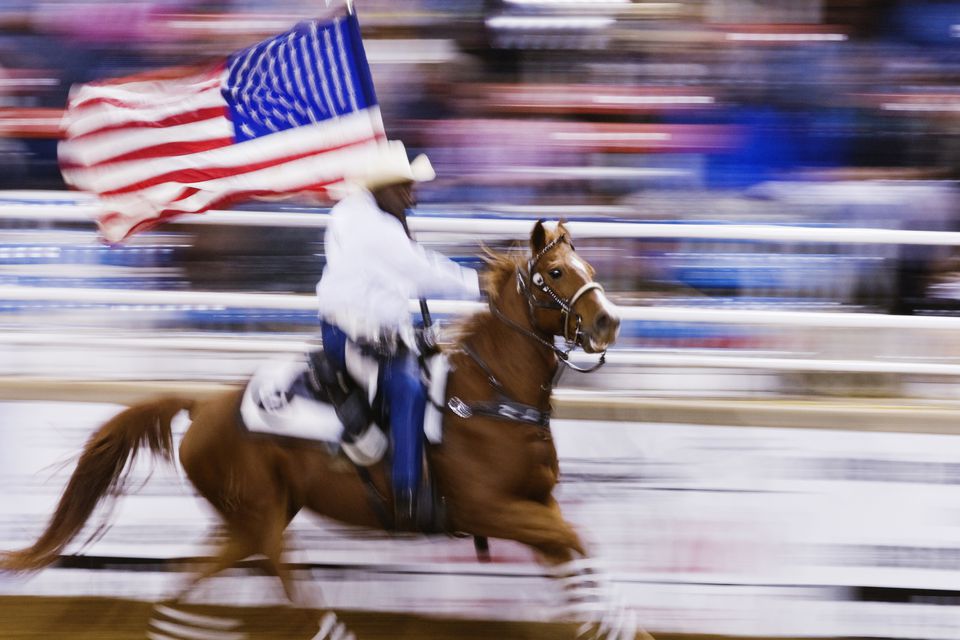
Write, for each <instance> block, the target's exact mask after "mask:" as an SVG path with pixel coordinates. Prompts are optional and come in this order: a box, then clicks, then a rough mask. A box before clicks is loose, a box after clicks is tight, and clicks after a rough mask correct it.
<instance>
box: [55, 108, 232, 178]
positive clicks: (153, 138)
mask: <svg viewBox="0 0 960 640" xmlns="http://www.w3.org/2000/svg"><path fill="white" fill-rule="evenodd" d="M222 115H223V114H222V113H221V116H222ZM225 138H230V139H232V138H233V124H232V123H231V122H230V121H229V120H228V119H226V118H225V117H220V118H208V119H206V120H199V121H197V122H191V123H188V124H182V125H172V126H169V127H165V128H154V127H142V128H133V129H127V128H123V129H115V130H113V131H105V132H102V133H100V134H96V135H94V134H90V135H88V136H81V137H80V138H73V139H68V140H63V141H61V142H60V145H59V147H58V149H57V151H58V153H59V156H60V162H61V164H67V165H70V166H78V165H83V166H88V167H92V166H95V165H98V164H100V163H103V162H109V161H111V160H113V159H115V158H117V157H118V156H121V155H125V154H128V153H132V152H134V151H138V150H141V149H147V148H150V147H156V146H158V145H161V144H164V143H174V142H183V143H186V144H192V143H195V142H201V141H204V140H222V139H225ZM174 155H176V154H174Z"/></svg>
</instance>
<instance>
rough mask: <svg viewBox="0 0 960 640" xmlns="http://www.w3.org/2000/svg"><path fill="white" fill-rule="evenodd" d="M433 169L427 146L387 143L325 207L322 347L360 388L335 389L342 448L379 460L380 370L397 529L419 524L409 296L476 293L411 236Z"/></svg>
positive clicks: (419, 444)
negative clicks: (418, 193)
mask: <svg viewBox="0 0 960 640" xmlns="http://www.w3.org/2000/svg"><path fill="white" fill-rule="evenodd" d="M435 176H436V174H435V173H434V170H433V167H432V166H431V164H430V161H429V160H428V159H427V157H426V156H424V155H420V156H418V157H417V158H416V159H414V160H413V162H410V161H409V160H408V157H407V152H406V149H405V148H404V146H403V144H402V143H400V142H388V143H386V144H384V145H383V147H382V152H381V153H380V154H379V156H378V161H377V162H376V163H373V166H368V167H366V169H365V170H364V173H363V175H362V176H354V177H353V178H352V179H350V180H349V184H350V188H351V192H350V193H349V194H348V195H347V196H346V197H344V198H343V199H342V200H340V202H339V203H337V205H336V206H334V207H333V209H332V211H331V219H330V224H329V226H328V227H327V232H326V238H325V248H326V256H327V265H326V267H325V268H324V270H323V275H322V277H321V278H320V282H319V283H318V284H317V297H318V299H319V312H320V313H319V315H320V329H321V335H322V339H323V347H324V353H325V357H326V358H327V359H328V361H329V362H330V363H332V365H333V366H334V368H335V369H336V370H337V373H339V374H340V380H341V381H342V376H344V375H349V376H350V377H351V378H352V379H353V380H354V381H355V382H357V383H360V386H362V387H364V388H365V391H359V390H358V389H353V390H352V391H350V392H349V393H347V394H346V396H347V397H346V398H342V399H341V402H340V403H337V401H336V399H334V404H340V407H339V409H338V414H340V415H341V419H342V421H343V422H344V423H345V424H344V431H345V433H344V438H343V440H344V442H343V447H344V451H345V453H347V455H348V456H349V457H350V458H351V459H352V460H353V461H354V462H356V463H357V464H360V465H362V466H366V465H369V464H373V463H374V462H376V461H377V460H379V459H380V458H381V457H382V456H383V454H384V452H385V450H386V448H387V444H386V440H385V437H384V436H383V434H382V432H381V431H380V429H379V428H377V427H376V426H375V425H372V424H371V423H372V420H371V419H370V418H369V416H370V415H371V413H372V412H371V411H370V404H371V402H372V400H373V388H374V387H375V385H376V383H377V381H378V380H379V381H380V383H381V384H382V385H383V392H384V396H383V397H384V399H385V402H386V404H387V409H388V414H389V422H390V424H389V429H390V433H391V435H392V444H393V458H392V474H391V475H392V481H393V495H394V511H395V520H396V522H395V526H396V528H397V529H400V530H411V529H413V528H414V527H415V520H416V513H417V489H418V488H419V485H420V479H421V465H422V456H423V441H422V431H423V427H422V425H423V416H424V409H425V406H426V405H425V402H426V396H425V392H424V390H423V384H422V382H421V376H420V369H419V365H418V360H417V346H416V345H417V340H416V336H415V331H414V326H413V322H412V320H411V314H410V311H409V307H408V304H409V300H411V299H415V298H425V297H427V296H454V295H460V296H469V297H474V298H476V297H478V296H479V295H480V289H479V282H478V277H477V272H476V271H474V270H472V269H465V268H462V267H460V266H458V265H457V264H456V263H454V262H452V261H450V260H448V259H447V258H445V257H443V256H441V255H439V254H435V253H431V252H427V251H425V250H423V249H422V248H421V247H419V246H418V245H417V244H416V243H415V242H414V241H413V240H412V239H411V237H410V230H409V228H408V226H407V210H408V209H410V208H412V207H413V206H415V204H416V200H415V199H414V184H415V183H417V182H425V181H429V180H432V179H433V178H434V177H435ZM312 359H313V358H312ZM371 364H373V365H374V366H373V367H371V366H370V365H371ZM321 366H322V363H321ZM383 426H384V427H386V425H383Z"/></svg>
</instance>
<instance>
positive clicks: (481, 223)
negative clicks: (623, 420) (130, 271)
mask: <svg viewBox="0 0 960 640" xmlns="http://www.w3.org/2000/svg"><path fill="white" fill-rule="evenodd" d="M93 212H94V208H93V205H92V202H91V201H90V200H89V199H85V198H84V196H82V195H80V196H77V195H76V194H69V193H60V192H6V193H5V194H0V218H6V219H18V220H36V221H44V222H51V221H70V222H88V223H90V224H91V228H92V222H90V218H91V215H92V214H93ZM514 213H516V212H514ZM528 213H529V212H528ZM551 213H552V214H553V215H562V214H563V213H564V211H563V210H562V208H560V209H556V210H551ZM328 221H329V215H328V214H323V213H296V212H268V211H212V212H209V213H207V214H205V215H201V216H183V217H181V218H179V219H178V220H177V222H178V223H185V224H225V225H238V224H239V225H248V226H279V227H303V228H311V227H313V228H317V227H324V226H326V224H327V223H328ZM530 225H531V221H530V220H529V219H526V220H524V219H507V220H505V219H484V218H456V217H443V216H433V215H428V216H417V217H414V218H411V226H412V227H413V229H414V230H417V231H431V232H442V233H453V234H473V235H477V234H481V235H507V236H513V237H518V238H520V237H523V236H524V235H526V234H527V233H528V232H529V229H530ZM569 226H570V229H571V231H572V232H573V234H574V235H575V236H577V237H591V238H633V239H643V238H689V239H709V240H755V241H765V242H787V243H789V242H797V243H836V244H884V245H899V244H916V245H928V246H951V245H960V233H956V232H934V231H907V230H895V229H862V228H827V227H795V226H777V225H770V226H761V225H715V224H660V223H656V224H646V223H640V222H576V221H574V222H570V223H569ZM0 300H3V301H8V302H9V301H22V302H30V301H35V302H54V303H60V304H64V305H81V306H82V305H88V304H94V305H108V306H114V307H126V308H139V307H142V308H144V309H145V310H153V309H156V310H177V309H198V310H202V309H220V308H243V309H271V310H280V311H282V310H288V311H300V312H302V311H313V310H314V309H315V308H316V302H315V299H314V297H313V296H310V295H294V294H261V293H225V292H208V291H143V290H121V289H89V288H56V287H50V288H46V287H45V288H32V287H19V286H0ZM431 308H432V310H433V311H434V312H435V313H437V314H461V313H469V312H472V311H477V310H479V309H482V308H483V304H482V303H480V302H458V301H440V300H436V301H431ZM416 310H417V304H416V303H415V302H411V311H414V312H415V311H416ZM620 312H621V316H622V318H623V319H624V320H627V321H648V322H664V323H710V324H729V325H754V326H768V327H796V328H837V329H839V328H845V329H865V330H871V329H877V330H904V331H930V330H942V331H953V330H960V318H952V317H917V316H892V315H882V314H873V313H829V312H797V311H771V310H760V309H710V308H698V307H661V306H657V307H639V306H628V307H621V308H620ZM50 340H53V341H54V342H55V341H56V339H55V338H52V337H51V336H50V335H47V334H39V333H36V334H28V333H17V332H8V333H6V334H4V335H0V343H2V344H6V345H7V346H13V347H15V346H17V345H19V346H20V347H24V346H27V345H29V344H33V345H36V346H39V345H41V344H42V341H47V344H50V342H49V341H50ZM108 342H111V343H112V344H114V345H115V346H119V345H121V344H125V345H126V346H127V347H128V348H131V349H144V348H146V349H152V348H163V349H175V350H176V349H189V350H195V349H196V350H202V349H208V350H220V351H221V352H236V353H239V352H250V351H263V352H286V351H291V350H298V349H300V348H301V347H302V346H303V344H302V343H300V342H298V341H282V340H273V339H270V338H267V339H262V338H258V339H256V340H255V341H252V340H246V341H244V343H243V346H240V343H238V342H237V341H235V340H234V341H232V342H231V341H229V340H211V339H208V338H202V339H199V338H186V337H170V338H146V337H143V338H136V339H135V338H125V339H122V340H118V341H113V340H110V341H108ZM104 346H108V345H107V344H105V345H104ZM610 361H611V362H612V363H617V364H621V365H627V366H637V367H693V368H695V367H703V368H736V369H765V370H778V371H833V372H851V373H852V372H861V373H863V372H869V373H891V374H906V375H910V374H915V375H944V376H956V375H960V363H958V364H954V363H952V362H944V361H940V362H920V361H908V360H906V359H903V360H879V359H878V360H871V359H849V360H837V359H816V358H808V357H796V358H791V357H767V356H761V355H757V356H744V355H740V354H738V355H714V354H702V353H701V354H692V353H689V352H688V353H656V352H647V351H619V352H618V353H615V354H611V357H610Z"/></svg>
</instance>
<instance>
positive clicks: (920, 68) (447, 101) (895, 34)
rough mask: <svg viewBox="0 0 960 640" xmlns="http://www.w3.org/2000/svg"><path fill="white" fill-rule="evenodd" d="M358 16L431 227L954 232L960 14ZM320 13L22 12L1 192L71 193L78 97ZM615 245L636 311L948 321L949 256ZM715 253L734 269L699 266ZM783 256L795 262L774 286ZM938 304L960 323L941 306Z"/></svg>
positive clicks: (834, 8)
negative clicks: (696, 225)
mask: <svg viewBox="0 0 960 640" xmlns="http://www.w3.org/2000/svg"><path fill="white" fill-rule="evenodd" d="M355 6H356V10H357V13H358V15H359V17H360V23H361V26H362V30H363V34H364V39H365V44H366V48H367V54H368V58H369V59H370V62H371V66H372V69H373V75H374V82H375V85H376V89H377V92H378V97H379V100H380V103H381V106H382V110H383V114H384V118H385V121H386V127H387V131H388V133H389V135H390V136H391V137H393V138H400V139H402V140H404V141H405V142H406V143H407V146H408V147H411V148H412V149H413V150H416V151H420V150H423V151H426V152H428V153H429V154H430V156H431V158H432V160H433V163H434V165H435V166H436V167H437V170H438V173H439V179H438V180H437V181H436V182H435V183H432V184H431V185H430V186H429V187H427V188H426V189H424V191H423V193H422V194H421V200H422V201H423V202H425V203H426V204H428V205H429V204H433V205H436V206H440V205H443V206H446V207H450V206H457V207H467V208H469V207H473V208H477V207H484V208H487V209H489V210H492V211H495V212H499V213H503V212H520V213H530V214H533V215H540V214H542V215H546V216H550V215H551V213H550V212H551V207H556V208H563V210H564V211H581V212H582V213H583V215H588V216H605V217H631V218H639V219H645V220H673V221H724V222H744V221H749V222H766V223H783V222H789V223H808V224H809V223H813V224H822V225H846V226H869V227H888V228H916V229H930V230H938V229H939V230H945V229H952V228H954V227H955V226H957V220H958V208H957V203H956V196H955V190H954V186H953V185H954V180H955V179H956V178H957V177H958V176H957V175H956V174H957V169H956V167H957V157H958V156H960V140H958V135H960V131H958V128H957V126H956V118H957V116H958V114H960V88H958V87H960V83H958V82H957V80H958V79H960V48H958V47H960V3H958V2H948V1H943V0H764V1H762V2H761V1H759V0H679V1H676V2H653V1H650V2H647V1H644V0H444V1H441V0H356V2H355ZM328 10H332V7H331V8H326V7H325V6H324V3H318V2H303V1H301V0H278V1H276V2H271V3H262V2H261V3H255V2H250V1H249V0H221V1H199V0H153V1H143V2H117V1H106V0H88V1H83V2H80V1H76V0H49V1H42V2H32V1H31V2H26V1H22V0H21V1H18V0H6V1H5V2H3V3H2V5H0V26H2V31H0V136H2V137H0V188H6V189H25V188H60V187H62V181H61V178H60V175H59V172H58V170H57V167H56V151H55V147H56V138H57V122H58V120H59V116H60V110H61V109H62V107H63V105H64V103H65V100H66V96H67V93H68V91H69V88H70V86H71V85H72V84H74V83H78V82H86V81H90V80H95V79H99V78H105V77H111V76H122V75H126V74H131V73H136V72H141V71H145V70H150V69H154V68H158V67H164V66H170V65H181V64H193V63H196V62H198V61H200V60H204V59H209V60H211V61H213V60H218V59H222V58H223V57H224V56H226V55H228V54H230V53H231V52H233V51H236V50H238V49H240V48H242V47H244V46H246V45H249V44H252V43H254V42H257V41H259V40H260V39H262V38H264V37H267V36H269V35H272V34H275V33H278V32H280V31H282V30H284V29H285V28H287V27H288V26H289V25H290V24H292V23H294V22H296V21H297V20H299V19H303V18H308V17H316V16H317V15H318V14H322V12H324V11H328ZM577 207H579V209H577ZM622 244H623V243H620V244H617V245H616V247H615V249H616V251H614V253H615V254H617V255H620V256H621V257H624V256H625V257H629V258H638V257H639V258H644V259H643V260H642V262H632V263H631V262H624V261H622V260H620V261H614V262H615V264H611V265H610V268H611V269H612V270H614V271H616V269H617V268H618V267H619V268H621V269H627V270H628V271H629V273H630V274H633V276H636V278H635V279H633V280H628V281H624V282H623V283H622V285H621V287H620V288H621V290H637V289H643V290H644V291H648V292H650V291H652V292H656V291H657V290H658V289H663V290H667V291H670V292H671V294H672V295H674V296H676V295H678V286H679V287H681V288H686V289H681V290H690V291H692V292H695V293H696V294H698V295H699V294H703V293H704V292H707V293H709V294H711V295H733V296H738V297H740V298H744V297H746V298H750V297H760V298H771V299H776V298H778V296H779V297H782V296H783V295H788V297H791V298H798V297H799V298H811V299H821V298H822V299H825V300H827V301H829V302H834V303H836V302H840V303H843V304H848V305H859V306H866V307H867V308H881V309H885V310H889V311H894V312H899V313H913V312H916V311H917V310H918V309H919V308H921V307H924V308H931V307H937V308H939V309H940V310H941V311H942V310H947V311H950V310H952V308H953V305H954V303H953V302H952V301H951V300H952V299H951V296H953V295H954V294H953V293H952V291H953V288H951V282H952V280H951V275H950V274H952V273H953V262H952V260H951V255H950V253H949V252H943V251H930V250H919V249H918V250H913V249H910V248H909V247H907V248H903V249H900V250H896V249H895V250H894V253H893V254H891V253H890V249H889V248H887V249H884V248H869V249H858V250H856V251H852V250H850V249H849V248H844V249H842V250H835V249H829V248H828V249H824V248H823V247H816V248H810V247H789V248H786V249H785V250H780V249H771V248H770V247H769V246H763V247H758V246H757V245H756V244H755V243H754V244H748V245H745V244H744V243H740V244H737V243H721V244H722V246H721V247H718V246H714V247H712V248H711V247H705V245H704V243H659V244H658V243H643V244H642V246H641V244H639V243H637V244H635V245H631V246H629V247H623V246H621V245H622ZM611 251H613V250H612V249H611ZM717 253H722V254H723V255H724V256H726V257H725V260H726V262H725V263H723V264H724V265H725V266H723V265H720V266H718V265H717V264H716V261H713V263H712V264H698V263H697V261H698V256H703V255H715V254H717ZM771 254H780V255H781V256H782V255H783V254H790V255H791V256H793V258H792V259H791V260H792V261H791V260H787V261H786V262H783V261H782V258H778V259H780V260H781V262H778V263H777V264H776V265H772V263H771V262H770V261H769V256H770V255H771ZM594 257H596V258H597V259H600V260H601V261H602V260H603V256H602V255H601V256H594ZM650 257H653V258H655V259H653V260H650V259H646V258H650ZM826 258H829V260H826V262H825V261H824V260H825V259H826ZM878 265H879V266H878ZM791 269H793V270H797V269H799V270H800V271H802V272H803V273H805V274H806V276H808V277H806V278H797V277H793V276H791ZM818 270H819V271H818ZM848 272H849V273H854V272H855V273H854V275H851V276H850V277H847V275H849V274H848ZM868 272H869V273H868ZM864 273H866V274H867V275H864ZM845 274H846V275H845ZM613 275H614V278H616V277H618V276H617V274H616V273H614V274H613ZM791 278H792V279H791ZM801 281H802V282H806V283H807V287H806V289H807V290H808V291H806V293H805V292H804V291H803V290H802V289H803V287H801V288H800V289H801V291H800V292H799V293H798V290H797V288H796V286H795V285H796V283H797V282H801ZM791 283H792V284H791ZM934 285H936V286H939V287H940V288H939V289H937V290H938V291H940V292H946V293H945V299H947V300H948V301H947V302H943V299H941V300H940V301H938V302H935V303H934V302H932V301H931V297H930V295H929V291H931V287H932V286H934ZM825 287H826V288H829V287H833V289H832V290H831V291H830V292H828V293H826V294H825V293H824V291H825V289H824V288H825ZM788 289H789V290H790V291H789V294H784V293H783V292H784V291H786V290H788Z"/></svg>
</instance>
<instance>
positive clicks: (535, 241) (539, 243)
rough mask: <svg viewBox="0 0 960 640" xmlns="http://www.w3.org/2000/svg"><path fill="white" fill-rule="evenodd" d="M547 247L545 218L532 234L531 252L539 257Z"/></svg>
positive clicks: (536, 225) (539, 222) (540, 220)
mask: <svg viewBox="0 0 960 640" xmlns="http://www.w3.org/2000/svg"><path fill="white" fill-rule="evenodd" d="M545 246H547V230H546V229H545V228H544V226H543V218H540V219H539V220H537V224H535V225H533V231H532V232H530V252H531V253H532V254H533V255H537V254H538V253H540V252H541V251H543V248H544V247H545Z"/></svg>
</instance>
